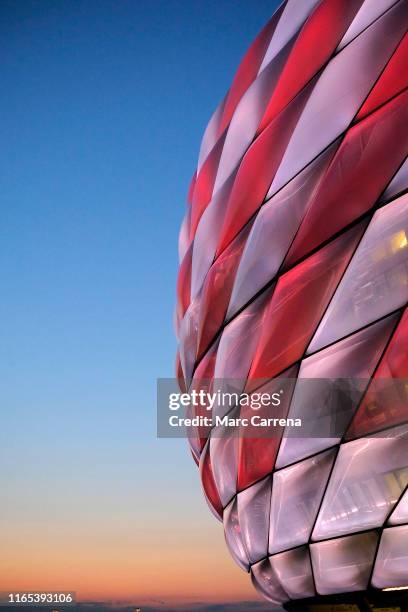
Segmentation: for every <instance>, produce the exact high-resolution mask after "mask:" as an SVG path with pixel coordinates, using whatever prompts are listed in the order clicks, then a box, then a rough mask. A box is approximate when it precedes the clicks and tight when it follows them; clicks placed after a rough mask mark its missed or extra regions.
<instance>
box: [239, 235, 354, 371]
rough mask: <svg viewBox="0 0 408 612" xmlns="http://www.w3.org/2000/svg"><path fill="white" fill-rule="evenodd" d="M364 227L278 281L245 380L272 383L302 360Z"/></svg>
mask: <svg viewBox="0 0 408 612" xmlns="http://www.w3.org/2000/svg"><path fill="white" fill-rule="evenodd" d="M364 227H365V226H364V225H363V224H359V225H358V226H356V227H354V228H352V229H351V230H349V231H348V232H346V233H345V234H343V235H342V236H340V237H339V238H337V239H336V240H335V241H334V242H332V243H330V244H329V245H327V246H326V247H325V248H323V249H321V250H320V251H318V252H317V253H315V254H314V255H312V256H311V257H309V258H308V259H306V260H305V261H303V262H302V263H301V264H299V265H298V266H296V267H295V268H293V270H290V271H289V272H287V273H286V274H284V275H283V276H282V277H281V278H280V280H279V281H278V283H277V285H276V289H275V291H274V293H273V295H272V299H271V301H270V303H269V306H267V309H266V312H265V318H264V325H263V329H262V332H261V338H260V341H259V344H258V348H257V351H256V353H255V357H254V360H253V363H252V367H251V371H250V374H249V378H251V379H257V378H271V377H273V376H275V375H276V374H278V373H279V372H282V371H283V370H284V369H285V368H287V367H288V366H289V365H291V364H293V363H294V362H295V361H297V360H298V359H300V357H301V356H302V354H303V353H304V351H305V349H306V346H307V344H308V342H309V340H310V338H311V337H312V334H313V332H314V330H315V329H316V327H317V325H318V323H319V321H320V319H321V317H322V315H323V313H324V310H325V308H326V306H327V304H328V303H329V300H330V298H331V297H332V295H333V293H334V291H335V289H336V287H337V284H338V282H339V280H340V278H341V276H342V274H343V272H344V270H345V268H346V266H347V264H348V262H349V261H350V258H351V256H352V254H353V251H354V249H355V247H356V246H357V243H358V240H359V239H360V237H361V235H362V232H363V230H364Z"/></svg>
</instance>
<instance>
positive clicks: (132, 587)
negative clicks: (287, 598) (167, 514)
mask: <svg viewBox="0 0 408 612" xmlns="http://www.w3.org/2000/svg"><path fill="white" fill-rule="evenodd" d="M46 531H47V530H46V528H45V529H44V530H41V531H37V532H34V531H32V530H30V529H28V528H25V529H20V530H19V533H18V534H16V533H14V534H9V535H6V536H3V538H2V540H3V541H2V550H3V554H2V559H1V560H0V576H1V578H0V590H15V591H38V590H53V591H67V590H72V591H75V592H76V595H77V600H78V601H104V602H109V601H115V602H121V603H123V604H126V603H134V604H136V605H139V604H148V603H150V604H152V603H159V602H160V603H162V604H163V605H165V604H174V603H179V604H183V603H184V602H191V603H194V602H198V601H205V602H211V603H212V602H222V601H239V600H241V601H242V600H244V599H247V600H248V599H249V600H257V599H259V598H258V596H257V595H256V593H255V591H254V589H253V587H252V585H251V581H250V578H249V576H248V575H246V574H245V573H244V572H243V571H242V570H240V569H239V568H238V567H237V566H236V565H235V563H234V562H233V560H232V559H231V557H230V556H229V554H228V551H227V550H226V546H225V542H224V538H223V535H222V528H221V526H220V525H217V524H216V523H215V524H214V525H213V528H211V526H210V527H209V528H208V529H206V530H205V531H204V530H202V529H201V532H200V530H199V529H197V531H195V530H192V528H191V526H189V529H188V530H186V532H184V533H183V532H182V531H180V530H177V531H176V530H175V531H173V532H166V533H164V532H163V529H162V530H160V529H158V530H157V531H156V530H154V529H149V530H147V531H146V532H144V533H143V532H142V529H139V530H135V529H133V530H131V529H125V528H124V527H122V528H118V529H117V530H115V531H113V530H112V528H111V527H110V530H108V529H106V530H104V529H103V527H102V526H98V527H97V528H95V527H92V528H91V527H90V529H89V531H88V532H86V531H85V530H82V531H81V532H79V531H78V532H77V533H73V532H71V531H70V530H69V529H65V530H64V529H61V530H57V531H56V530H55V528H54V529H53V530H52V533H46ZM56 542H59V544H58V545H56Z"/></svg>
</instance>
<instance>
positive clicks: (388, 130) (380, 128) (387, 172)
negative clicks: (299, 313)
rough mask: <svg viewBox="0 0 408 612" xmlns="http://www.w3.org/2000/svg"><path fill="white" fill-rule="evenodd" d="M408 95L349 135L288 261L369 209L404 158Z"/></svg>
mask: <svg viewBox="0 0 408 612" xmlns="http://www.w3.org/2000/svg"><path fill="white" fill-rule="evenodd" d="M407 139H408V92H405V93H404V94H401V95H400V96H398V97H397V98H395V99H394V100H392V101H391V102H389V103H388V104H387V105H386V106H383V107H382V108H380V109H378V111H376V112H375V113H373V114H372V115H370V116H369V117H367V119H365V120H364V121H362V122H361V123H358V124H357V125H355V126H354V127H353V128H352V129H351V130H350V131H349V132H348V134H347V135H346V137H345V138H344V140H343V142H342V144H341V145H340V147H339V149H338V150H337V152H336V155H335V156H334V158H333V160H332V162H331V164H330V166H329V168H328V170H327V173H326V175H325V177H324V178H323V180H322V182H321V184H320V187H319V190H318V191H317V193H316V195H315V197H314V200H313V201H312V202H311V204H310V206H309V209H308V211H307V213H306V215H305V218H304V221H303V223H302V225H301V227H300V230H299V232H298V234H297V236H296V238H295V241H294V243H293V245H292V248H291V249H290V251H289V254H288V256H287V258H286V262H285V265H286V266H292V265H293V264H294V262H295V261H297V260H299V259H300V258H302V257H304V256H305V255H306V254H307V253H308V252H310V251H311V250H312V249H314V248H315V247H316V246H317V245H319V244H321V243H322V242H324V241H325V240H327V239H328V238H330V237H331V236H333V234H335V233H336V232H338V231H339V230H341V229H342V228H343V227H345V226H347V225H348V224H349V223H351V222H352V221H353V220H354V219H357V218H358V217H360V216H361V215H362V214H364V213H365V212H366V211H367V210H369V209H370V208H371V207H372V206H373V204H374V203H375V202H376V200H377V198H378V197H379V196H380V195H381V193H382V191H383V189H384V188H385V187H386V185H387V184H388V182H389V181H390V179H391V178H392V176H393V174H394V172H395V169H396V168H398V166H399V165H400V163H401V161H402V160H403V159H404V157H405V155H406V143H407Z"/></svg>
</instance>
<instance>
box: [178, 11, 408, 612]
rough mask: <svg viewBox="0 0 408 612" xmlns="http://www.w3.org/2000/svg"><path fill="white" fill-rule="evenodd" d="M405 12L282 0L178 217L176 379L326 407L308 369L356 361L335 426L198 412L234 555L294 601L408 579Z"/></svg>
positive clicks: (320, 375)
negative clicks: (245, 427)
mask: <svg viewBox="0 0 408 612" xmlns="http://www.w3.org/2000/svg"><path fill="white" fill-rule="evenodd" d="M407 25H408V1H407V0H399V1H395V0H377V1H375V2H373V1H372V0H320V1H319V0H287V1H286V2H284V3H283V4H282V5H281V6H280V7H279V8H278V10H277V11H276V12H275V14H274V15H273V16H272V18H271V19H270V21H269V22H268V23H267V24H266V25H265V27H264V28H263V30H262V31H261V32H260V33H259V35H258V36H257V38H256V39H255V40H254V42H253V43H252V45H251V46H250V48H249V49H248V51H247V53H246V55H245V56H244V58H243V59H242V61H241V64H240V65H239V68H238V70H237V73H236V75H235V77H234V79H233V81H232V84H231V87H230V89H229V90H228V92H227V93H226V95H225V97H224V99H223V100H222V102H221V103H220V105H219V106H218V108H217V109H216V111H215V112H214V114H213V116H212V117H211V119H210V121H209V124H208V126H207V128H206V130H205V132H204V136H203V139H202V143H201V148H200V152H199V158H198V165H197V170H196V172H195V174H194V176H193V179H192V182H191V186H190V189H189V194H188V208H187V213H186V215H185V219H184V221H183V224H182V228H181V232H180V239H179V251H180V270H179V278H178V287H177V296H178V303H177V310H176V327H177V332H178V338H179V353H178V356H177V376H178V378H179V380H180V385H181V387H182V389H186V390H189V389H192V388H194V389H200V388H206V389H210V388H214V386H215V385H219V384H221V385H222V384H224V383H223V381H226V380H234V381H241V383H239V382H238V383H236V384H238V386H239V385H241V390H245V391H247V392H249V393H251V392H253V391H254V390H255V389H256V388H257V387H259V386H260V385H261V386H262V388H263V389H268V391H269V392H277V391H278V390H279V389H280V387H282V386H285V399H284V401H283V402H282V403H281V405H280V407H279V411H280V413H279V415H278V416H279V417H301V418H302V419H303V420H304V421H305V422H306V421H308V420H310V419H313V418H314V417H315V416H316V414H318V415H319V418H320V417H322V418H321V420H322V422H323V419H325V422H326V421H327V420H328V421H330V418H331V412H330V410H331V404H330V401H328V400H327V396H325V397H323V398H322V397H320V400H321V405H319V401H320V400H319V399H316V394H314V395H313V394H312V396H311V395H310V393H311V392H309V391H308V389H310V384H309V383H310V380H312V381H313V380H316V379H320V380H321V379H323V380H325V379H327V380H343V381H344V380H347V381H350V380H358V381H360V382H359V384H358V385H356V386H355V387H353V401H352V404H351V406H350V405H348V408H347V409H346V410H345V412H344V413H343V417H344V418H342V420H341V422H340V424H339V422H337V430H336V434H335V435H330V436H323V435H316V430H314V431H315V435H310V436H303V437H290V436H287V435H286V434H285V427H281V428H280V429H279V428H278V429H276V428H275V433H274V435H270V436H263V437H256V436H255V435H251V436H245V435H226V436H222V435H217V432H216V431H215V430H216V428H215V429H214V428H211V427H210V428H208V427H207V428H205V427H200V426H199V427H197V428H195V429H194V430H193V433H191V431H190V436H189V442H190V446H191V451H192V454H193V457H194V459H195V461H196V462H197V464H198V465H199V471H200V475H201V480H202V485H203V489H204V493H205V497H206V499H207V501H208V504H209V506H210V508H211V510H212V512H213V513H214V515H215V516H216V517H217V518H218V519H219V520H221V521H223V525H224V531H225V538H226V543H227V545H228V548H229V550H230V552H231V554H232V556H233V558H234V559H235V561H236V562H237V563H238V564H239V565H240V566H241V567H242V569H243V570H245V571H247V572H250V575H251V578H252V581H253V583H254V585H255V587H256V589H257V590H258V591H259V592H260V593H261V594H262V595H264V596H265V597H266V598H267V599H269V600H270V601H271V602H272V603H273V604H276V605H282V604H284V605H285V606H287V607H288V608H290V607H291V606H293V605H296V604H299V605H305V606H306V604H307V602H316V601H327V602H329V601H358V598H359V597H363V596H373V597H374V599H375V597H376V594H377V595H378V598H380V599H381V597H384V593H387V592H388V593H392V591H386V589H400V588H401V587H404V586H407V585H408V492H407V483H408V350H407V339H408V310H406V304H407V300H408V194H407V193H406V190H407V184H408V161H407V157H406V156H407V143H408V91H407V81H408V36H407V33H406V32H407ZM404 379H406V380H404ZM304 380H306V381H308V384H309V387H307V386H303V387H302V384H301V383H302V381H304ZM219 381H221V382H219ZM260 381H263V382H262V384H261V382H260ZM321 395H322V394H320V396H321ZM323 395H324V394H323ZM311 398H312V399H313V401H311ZM316 402H317V404H316ZM244 411H245V409H244V408H243V407H235V409H234V411H233V412H234V415H235V416H238V417H239V416H242V414H243V412H244ZM193 412H194V414H198V413H199V412H200V410H195V411H193ZM275 413H276V409H275ZM238 433H239V432H238ZM218 434H219V432H218ZM350 594H351V595H350ZM342 598H343V599H342ZM350 598H351V599H350ZM378 598H377V599H378ZM305 602H306V603H305Z"/></svg>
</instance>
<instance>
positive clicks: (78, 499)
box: [0, 0, 277, 609]
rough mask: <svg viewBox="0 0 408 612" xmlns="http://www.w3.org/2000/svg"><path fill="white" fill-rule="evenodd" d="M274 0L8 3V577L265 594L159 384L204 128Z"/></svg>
mask: <svg viewBox="0 0 408 612" xmlns="http://www.w3.org/2000/svg"><path fill="white" fill-rule="evenodd" d="M276 4H277V3H276V2H274V1H273V0H256V2H253V1H252V0H245V1H244V0H144V1H142V0H132V1H128V0H87V1H82V0H70V1H69V2H68V1H63V0H60V1H55V0H53V1H51V0H38V1H31V0H17V1H16V0H2V2H1V7H0V34H1V35H0V56H1V58H2V59H1V64H2V68H1V82H2V87H1V90H0V100H1V101H0V104H1V113H0V130H1V141H2V148H1V150H2V153H1V160H0V162H1V163H0V174H1V177H0V184H1V192H2V193H1V200H2V205H1V223H0V232H1V236H0V238H1V239H0V267H1V271H0V278H1V288H2V291H1V294H2V297H1V300H0V359H1V376H0V392H1V415H2V420H1V427H0V461H1V466H2V468H1V473H0V491H1V500H2V502H1V506H0V522H1V525H2V528H1V534H0V550H1V555H0V591H1V590H3V591H4V590H9V589H14V590H15V589H29V590H34V589H36V590H38V589H59V590H64V589H73V590H76V591H77V592H78V595H79V597H80V599H82V600H91V599H92V600H95V599H97V600H104V601H106V600H110V599H113V600H118V601H131V602H133V603H145V602H150V603H151V604H152V605H153V604H154V603H155V602H165V603H168V604H172V605H173V604H174V605H176V606H177V605H180V602H182V601H187V602H196V601H203V602H207V601H224V600H225V601H237V600H240V599H243V598H247V599H248V598H249V599H251V600H254V601H256V600H258V597H257V595H256V594H255V593H254V591H253V588H252V586H251V585H250V581H249V578H248V577H247V576H246V575H245V574H244V573H243V572H242V571H241V570H240V569H238V568H237V566H236V565H235V564H234V562H233V561H232V560H231V558H230V556H229V554H228V553H227V551H226V548H225V544H224V541H223V535H222V529H221V527H220V525H219V524H218V523H217V521H215V519H214V518H213V517H212V515H211V514H210V512H209V510H208V508H207V506H206V504H205V501H204V500H203V497H202V493H201V489H200V485H199V480H198V474H197V469H196V467H195V464H194V463H193V461H192V460H191V459H190V456H189V452H188V450H187V447H186V443H185V441H184V440H157V439H156V436H155V385H156V378H157V377H158V376H172V375H173V364H174V354H175V349H176V343H175V338H174V332H173V326H172V313H173V307H174V295H175V282H176V272H177V264H178V262H177V234H178V228H179V224H180V221H181V218H182V216H183V213H184V210H185V194H186V191H187V187H188V184H189V181H190V178H191V175H192V173H193V171H194V167H195V163H196V159H197V154H198V148H199V143H200V138H201V135H202V132H203V130H204V127H205V125H206V122H207V120H208V119H209V117H210V115H211V113H212V111H213V109H214V108H215V106H216V105H217V103H218V101H219V100H220V99H221V97H222V96H223V95H224V93H225V90H226V88H227V87H228V85H229V83H230V81H231V79H232V76H233V73H234V71H235V69H236V67H237V65H238V61H239V59H240V58H241V56H242V54H243V53H244V51H245V50H246V48H247V46H248V44H249V43H250V42H251V40H252V39H253V37H254V36H255V35H256V33H257V32H258V31H259V29H260V28H261V27H262V26H263V24H264V23H265V21H266V20H267V19H268V18H269V17H270V15H271V14H272V12H273V10H274V8H275V7H276ZM246 609H249V607H248V606H247V608H246Z"/></svg>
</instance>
